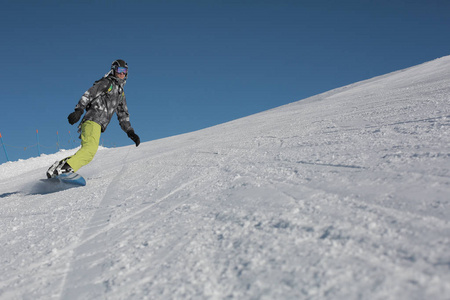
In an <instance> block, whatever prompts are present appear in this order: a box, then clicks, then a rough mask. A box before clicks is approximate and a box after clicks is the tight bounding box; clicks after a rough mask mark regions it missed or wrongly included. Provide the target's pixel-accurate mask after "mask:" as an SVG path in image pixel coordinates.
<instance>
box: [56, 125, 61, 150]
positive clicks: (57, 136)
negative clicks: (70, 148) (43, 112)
mask: <svg viewBox="0 0 450 300" xmlns="http://www.w3.org/2000/svg"><path fill="white" fill-rule="evenodd" d="M56 140H57V142H56V146H57V147H58V151H59V150H61V148H60V147H59V134H58V130H56Z"/></svg>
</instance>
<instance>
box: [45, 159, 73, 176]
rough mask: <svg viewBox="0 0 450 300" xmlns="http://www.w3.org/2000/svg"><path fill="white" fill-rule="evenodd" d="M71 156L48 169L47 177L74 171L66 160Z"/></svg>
mask: <svg viewBox="0 0 450 300" xmlns="http://www.w3.org/2000/svg"><path fill="white" fill-rule="evenodd" d="M68 159H69V158H65V159H63V160H61V161H57V162H55V163H54V164H53V165H52V166H51V167H50V168H49V169H48V170H47V178H52V177H55V176H58V175H61V174H63V173H73V169H72V167H71V166H69V164H68V163H66V161H67V160H68Z"/></svg>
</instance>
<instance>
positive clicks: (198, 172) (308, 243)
mask: <svg viewBox="0 0 450 300" xmlns="http://www.w3.org/2000/svg"><path fill="white" fill-rule="evenodd" d="M299 84H300V83H299ZM449 99H450V56H447V57H443V58H440V59H437V60H434V61H431V62H428V63H425V64H422V65H418V66H415V67H412V68H409V69H406V70H401V71H398V72H394V73H391V74H387V75H384V76H380V77H376V78H373V79H370V80H366V81H362V82H358V83H355V84H352V85H349V86H345V87H342V88H338V89H335V90H332V91H329V92H326V93H323V94H320V95H317V96H314V97H311V98H308V99H305V100H302V101H299V102H295V103H292V104H289V105H285V106H282V107H279V108H276V109H272V110H269V111H266V112H263V113H259V114H256V115H252V116H249V117H246V118H242V119H239V120H235V121H232V122H229V123H226V124H222V125H218V126H215V127H211V128H208V129H205V130H201V131H197V132H192V133H189V134H184V135H180V136H175V137H170V138H166V139H162V140H157V141H152V142H147V143H142V144H141V145H140V146H139V147H138V148H136V147H134V146H129V147H123V148H115V149H102V151H99V152H98V153H97V155H96V157H95V158H94V161H93V162H92V163H91V164H89V165H88V166H86V167H84V168H82V169H80V171H79V173H80V174H81V175H83V176H84V177H85V178H86V179H87V181H88V183H87V186H85V187H80V188H72V189H67V190H61V191H52V190H51V188H50V187H49V185H48V184H46V183H44V182H40V181H39V179H41V178H44V177H45V171H46V169H47V167H48V166H49V165H51V164H52V163H53V162H54V161H55V160H57V159H61V158H63V157H65V156H67V155H70V154H72V153H73V152H74V151H75V150H68V151H63V152H59V153H57V154H54V155H44V156H41V157H38V158H32V159H29V160H26V161H19V162H12V163H5V164H2V165H0V210H1V212H0V230H1V231H0V253H1V261H0V269H1V272H0V298H1V299H333V300H334V299H408V300H409V299H450V224H449V220H450V203H449V201H450V101H449ZM255 100H256V99H249V101H255Z"/></svg>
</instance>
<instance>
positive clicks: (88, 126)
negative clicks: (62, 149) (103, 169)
mask: <svg viewBox="0 0 450 300" xmlns="http://www.w3.org/2000/svg"><path fill="white" fill-rule="evenodd" d="M101 133H102V127H101V126H100V125H99V124H97V123H95V122H94V121H86V122H84V123H83V124H82V125H81V148H80V150H78V151H77V153H75V154H74V155H72V156H71V157H69V159H68V160H67V163H68V164H69V166H71V167H72V169H73V171H74V172H76V171H78V170H79V169H80V168H81V167H82V166H85V165H87V164H88V163H90V162H91V161H92V159H93V158H94V156H95V153H97V150H98V145H99V144H100V134H101Z"/></svg>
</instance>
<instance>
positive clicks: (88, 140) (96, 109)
mask: <svg viewBox="0 0 450 300" xmlns="http://www.w3.org/2000/svg"><path fill="white" fill-rule="evenodd" d="M127 78H128V65H127V63H126V62H125V61H123V60H121V59H118V60H115V61H114V62H113V63H112V64H111V70H110V71H109V72H108V73H107V74H105V76H103V78H101V79H100V80H98V81H96V82H95V83H94V85H93V86H92V87H91V88H90V89H89V90H87V91H86V92H85V93H84V95H83V96H82V97H81V99H80V101H79V102H78V104H77V105H76V106H75V111H74V112H72V113H71V114H70V115H69V116H68V117H67V119H68V120H69V123H70V124H71V125H73V124H75V123H76V122H78V121H79V120H80V118H81V116H82V115H83V112H84V110H86V114H85V116H84V118H83V120H82V121H81V122H80V125H79V126H78V128H79V132H80V133H81V135H80V138H81V148H80V149H79V150H78V151H77V153H75V154H74V155H73V156H70V157H67V158H65V159H63V160H61V161H57V162H55V163H54V164H53V165H52V166H51V167H50V168H49V169H48V171H47V177H48V178H52V177H55V176H58V175H60V174H63V173H73V172H77V171H78V169H80V168H81V167H82V166H85V165H87V164H88V163H90V162H91V161H92V159H93V158H94V155H95V153H96V152H97V149H98V146H99V143H100V134H101V132H104V131H105V130H106V127H107V126H108V124H109V122H110V121H111V118H112V116H113V115H114V113H116V114H117V118H118V119H119V124H120V127H121V128H122V130H123V131H125V132H126V133H127V135H128V137H129V138H130V139H132V140H133V142H134V143H135V144H136V147H137V146H139V144H140V139H139V136H138V135H137V134H136V133H135V132H134V129H133V127H131V124H130V117H129V113H128V108H127V102H126V99H125V93H124V91H123V87H124V85H125V83H126V80H127Z"/></svg>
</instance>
